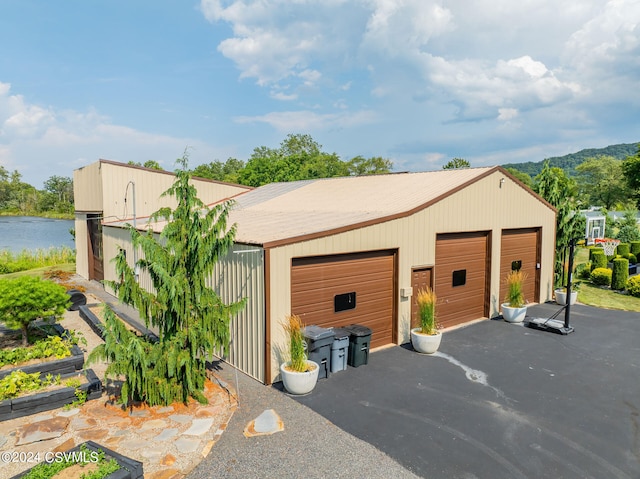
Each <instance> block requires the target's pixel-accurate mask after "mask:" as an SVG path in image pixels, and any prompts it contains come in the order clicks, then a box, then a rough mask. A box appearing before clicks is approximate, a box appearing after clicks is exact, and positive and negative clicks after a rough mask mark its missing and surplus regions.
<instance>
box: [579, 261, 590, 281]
mask: <svg viewBox="0 0 640 479" xmlns="http://www.w3.org/2000/svg"><path fill="white" fill-rule="evenodd" d="M576 276H577V277H578V278H580V279H589V278H590V277H591V263H590V262H588V263H580V264H579V265H578V266H576Z"/></svg>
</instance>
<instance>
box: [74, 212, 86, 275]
mask: <svg viewBox="0 0 640 479" xmlns="http://www.w3.org/2000/svg"><path fill="white" fill-rule="evenodd" d="M74 228H75V230H76V236H75V243H76V273H77V274H78V275H79V276H81V277H83V278H85V279H89V254H88V253H89V252H88V249H87V219H86V215H85V214H78V213H76V219H75V222H74Z"/></svg>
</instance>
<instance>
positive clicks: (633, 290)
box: [627, 276, 640, 298]
mask: <svg viewBox="0 0 640 479" xmlns="http://www.w3.org/2000/svg"><path fill="white" fill-rule="evenodd" d="M627 290H628V291H629V294H630V295H631V296H635V297H636V298H640V276H634V277H632V278H629V281H627Z"/></svg>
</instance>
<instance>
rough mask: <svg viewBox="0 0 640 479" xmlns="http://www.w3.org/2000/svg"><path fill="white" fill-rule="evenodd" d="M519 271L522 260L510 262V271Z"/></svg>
mask: <svg viewBox="0 0 640 479" xmlns="http://www.w3.org/2000/svg"><path fill="white" fill-rule="evenodd" d="M521 269H522V260H521V259H519V260H517V261H512V262H511V271H520V270H521Z"/></svg>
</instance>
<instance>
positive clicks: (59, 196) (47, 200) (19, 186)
mask: <svg viewBox="0 0 640 479" xmlns="http://www.w3.org/2000/svg"><path fill="white" fill-rule="evenodd" d="M73 211H74V206H73V180H72V179H71V178H68V177H64V176H57V175H54V176H51V177H50V178H49V179H48V180H47V181H45V182H44V188H43V189H41V190H38V189H36V188H35V187H34V186H32V185H30V184H29V183H25V182H24V181H22V175H21V174H20V173H19V172H18V170H14V171H12V172H9V171H8V170H7V169H6V168H5V167H4V166H2V165H0V213H3V214H12V215H25V216H51V217H71V216H72V215H73Z"/></svg>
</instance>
